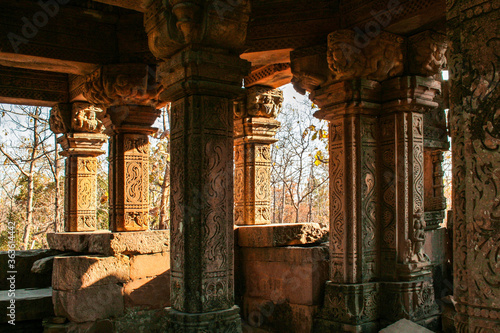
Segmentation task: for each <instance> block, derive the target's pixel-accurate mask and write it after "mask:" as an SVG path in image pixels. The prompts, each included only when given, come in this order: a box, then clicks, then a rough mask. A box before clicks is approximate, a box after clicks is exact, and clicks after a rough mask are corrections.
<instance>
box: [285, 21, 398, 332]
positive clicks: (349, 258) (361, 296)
mask: <svg viewBox="0 0 500 333" xmlns="http://www.w3.org/2000/svg"><path fill="white" fill-rule="evenodd" d="M354 37H355V34H354V32H353V31H350V30H341V31H337V32H334V33H332V34H330V35H329V38H328V50H327V53H326V54H325V53H323V56H322V57H323V59H321V55H320V52H318V51H319V50H321V47H317V48H313V49H310V50H311V51H312V53H310V54H306V52H304V51H303V50H298V51H295V52H293V53H292V55H291V58H292V70H293V71H294V80H293V81H294V86H295V87H296V88H298V89H299V90H308V91H311V100H313V101H314V102H315V103H316V104H317V105H318V106H319V107H320V108H321V110H320V111H318V112H317V113H316V114H315V116H316V117H318V118H321V119H326V120H328V121H329V122H330V134H329V150H330V160H329V165H330V268H331V270H330V281H328V282H327V284H326V289H325V302H324V308H323V310H322V311H321V313H320V315H319V318H318V320H317V321H316V322H315V330H316V331H317V332H323V331H325V332H326V331H344V332H346V331H348V332H360V331H363V332H376V331H378V323H377V321H378V318H379V314H378V307H379V302H378V299H379V295H378V293H379V291H378V290H379V285H378V282H375V281H377V280H378V277H379V275H380V269H381V267H380V265H379V257H380V252H379V251H380V250H379V247H380V237H379V234H380V230H379V226H378V217H379V214H380V213H379V202H380V200H381V199H380V195H379V192H378V187H379V182H380V180H379V178H380V175H379V173H378V169H377V165H378V159H379V154H378V150H379V147H378V141H379V131H378V130H377V125H378V124H377V117H378V115H379V113H380V109H381V103H380V102H381V97H382V90H381V84H380V83H379V81H381V80H383V79H385V78H386V77H388V76H394V75H398V74H400V73H401V72H402V70H403V64H402V46H403V44H402V42H403V40H402V38H399V37H397V36H395V35H392V34H388V33H382V34H381V35H380V36H378V37H377V38H376V39H375V40H374V41H373V42H372V43H371V44H370V45H368V46H367V47H365V48H362V49H357V48H356V49H354V48H355V46H354V44H353V40H354ZM325 56H327V57H326V58H327V60H328V63H327V64H328V65H329V69H330V73H328V72H326V73H325V72H323V73H321V68H324V67H326V66H325V65H324V64H325V63H326V59H325ZM312 59H315V61H314V64H310V62H311V61H312ZM321 64H323V65H321Z"/></svg>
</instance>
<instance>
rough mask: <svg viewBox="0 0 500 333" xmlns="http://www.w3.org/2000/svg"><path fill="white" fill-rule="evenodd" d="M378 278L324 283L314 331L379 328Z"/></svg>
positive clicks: (376, 330) (353, 330)
mask: <svg viewBox="0 0 500 333" xmlns="http://www.w3.org/2000/svg"><path fill="white" fill-rule="evenodd" d="M378 308H379V284H378V282H369V283H360V284H338V283H334V282H331V281H328V282H327V283H326V285H325V302H324V306H323V309H322V310H321V312H320V314H319V316H318V318H317V319H316V320H315V323H314V331H315V332H378V317H379V314H378V313H379V311H378Z"/></svg>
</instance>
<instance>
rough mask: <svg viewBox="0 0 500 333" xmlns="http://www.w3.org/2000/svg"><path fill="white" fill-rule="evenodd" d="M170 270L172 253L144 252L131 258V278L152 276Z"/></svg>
mask: <svg viewBox="0 0 500 333" xmlns="http://www.w3.org/2000/svg"><path fill="white" fill-rule="evenodd" d="M168 270H170V253H168V252H164V253H156V254H142V255H136V256H133V257H132V258H130V279H131V280H136V279H142V278H151V277H155V276H157V275H161V274H163V273H165V272H166V271H168Z"/></svg>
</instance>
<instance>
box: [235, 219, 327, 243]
mask: <svg viewBox="0 0 500 333" xmlns="http://www.w3.org/2000/svg"><path fill="white" fill-rule="evenodd" d="M237 230H238V245H239V246H242V247H277V246H290V245H304V244H315V243H321V242H322V241H326V237H327V235H328V230H327V229H326V228H322V227H321V226H320V225H319V224H317V223H286V224H285V223H284V224H272V225H265V226H241V227H238V229H237Z"/></svg>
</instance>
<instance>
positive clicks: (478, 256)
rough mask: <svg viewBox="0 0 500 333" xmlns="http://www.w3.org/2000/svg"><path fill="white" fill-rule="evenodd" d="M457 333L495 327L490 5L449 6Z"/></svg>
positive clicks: (496, 134) (496, 165)
mask: <svg viewBox="0 0 500 333" xmlns="http://www.w3.org/2000/svg"><path fill="white" fill-rule="evenodd" d="M447 5H448V12H447V19H448V33H449V35H448V37H449V39H450V48H451V50H450V53H449V61H450V65H449V69H450V83H451V93H450V127H451V136H452V140H451V142H452V152H453V255H454V259H453V265H454V267H453V283H454V297H455V300H456V301H457V305H456V309H457V312H458V313H457V315H456V316H455V327H456V329H457V332H460V333H466V332H467V333H468V332H471V333H472V332H485V333H493V332H498V330H499V329H500V324H499V319H500V264H499V261H500V257H499V255H498V253H499V251H500V229H499V226H500V205H499V198H500V173H499V170H500V113H499V111H498V110H499V103H498V101H499V95H500V90H499V81H500V77H499V74H498V68H499V65H500V64H499V58H498V55H499V54H498V51H499V39H498V34H499V31H498V20H499V19H500V10H499V8H500V5H499V3H498V1H464V0H457V1H449V2H447Z"/></svg>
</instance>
